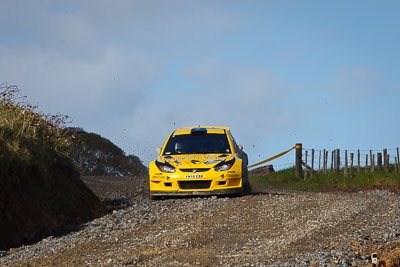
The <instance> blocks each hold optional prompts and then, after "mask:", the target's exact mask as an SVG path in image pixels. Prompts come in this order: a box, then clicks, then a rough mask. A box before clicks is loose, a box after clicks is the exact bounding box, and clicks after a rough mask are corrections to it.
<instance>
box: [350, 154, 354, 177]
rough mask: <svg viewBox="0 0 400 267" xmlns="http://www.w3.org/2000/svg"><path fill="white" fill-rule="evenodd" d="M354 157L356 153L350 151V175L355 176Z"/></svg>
mask: <svg viewBox="0 0 400 267" xmlns="http://www.w3.org/2000/svg"><path fill="white" fill-rule="evenodd" d="M353 158H354V153H350V177H353Z"/></svg>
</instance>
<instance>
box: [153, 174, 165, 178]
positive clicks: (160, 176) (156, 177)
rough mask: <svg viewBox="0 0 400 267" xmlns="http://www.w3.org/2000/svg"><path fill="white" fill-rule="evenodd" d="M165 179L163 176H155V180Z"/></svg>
mask: <svg viewBox="0 0 400 267" xmlns="http://www.w3.org/2000/svg"><path fill="white" fill-rule="evenodd" d="M164 178H165V176H163V175H154V176H153V179H164Z"/></svg>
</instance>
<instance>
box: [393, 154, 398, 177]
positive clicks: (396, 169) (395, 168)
mask: <svg viewBox="0 0 400 267" xmlns="http://www.w3.org/2000/svg"><path fill="white" fill-rule="evenodd" d="M394 171H395V172H396V173H397V172H398V166H397V157H396V156H394Z"/></svg>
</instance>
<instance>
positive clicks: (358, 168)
mask: <svg viewBox="0 0 400 267" xmlns="http://www.w3.org/2000/svg"><path fill="white" fill-rule="evenodd" d="M357 153H358V166H357V173H360V168H361V166H360V165H361V160H360V149H358V150H357Z"/></svg>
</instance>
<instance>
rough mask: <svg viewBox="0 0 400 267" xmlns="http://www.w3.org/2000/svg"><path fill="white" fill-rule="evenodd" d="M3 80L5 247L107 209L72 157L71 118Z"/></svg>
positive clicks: (0, 132) (0, 147) (0, 196)
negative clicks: (67, 130)
mask: <svg viewBox="0 0 400 267" xmlns="http://www.w3.org/2000/svg"><path fill="white" fill-rule="evenodd" d="M19 93H20V92H19V89H18V87H17V86H7V85H4V84H0V185H1V186H0V229H1V230H2V231H1V233H2V234H1V235H0V250H3V249H8V248H10V247H13V246H18V245H20V244H24V243H29V242H33V241H36V240H39V239H40V238H42V237H43V236H46V235H49V234H52V235H55V234H57V233H59V232H60V231H63V230H64V229H67V228H69V227H71V226H73V225H77V224H80V223H83V222H85V221H88V220H91V219H93V218H96V217H99V216H101V215H103V214H104V213H105V212H106V209H105V208H104V206H103V205H102V203H101V202H100V200H99V199H98V198H97V197H96V196H95V195H94V194H93V192H92V191H90V189H88V188H87V187H86V186H85V184H84V183H83V182H82V181H81V180H80V177H79V171H78V168H76V166H75V165H74V164H73V162H72V160H71V159H70V158H69V156H68V155H69V149H70V139H69V137H68V136H67V135H66V134H65V125H66V123H68V122H69V120H70V119H69V117H68V116H64V115H60V114H56V115H51V114H44V113H41V112H39V111H38V106H37V105H32V104H30V103H28V102H27V101H26V97H22V96H20V94H19Z"/></svg>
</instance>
